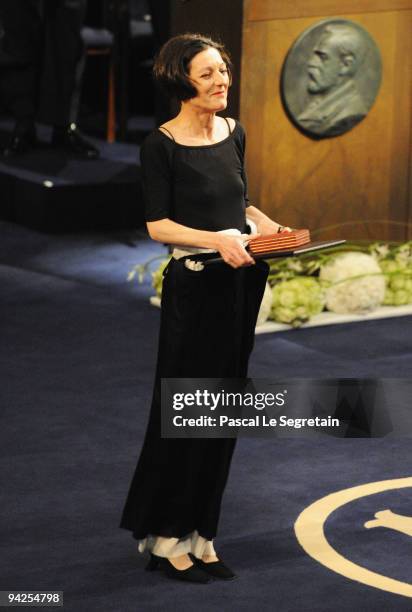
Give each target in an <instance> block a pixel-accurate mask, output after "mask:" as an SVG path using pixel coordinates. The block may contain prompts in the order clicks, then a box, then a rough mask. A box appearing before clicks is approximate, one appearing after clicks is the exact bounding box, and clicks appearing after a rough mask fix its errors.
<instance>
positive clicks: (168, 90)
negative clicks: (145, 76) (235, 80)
mask: <svg viewBox="0 0 412 612" xmlns="http://www.w3.org/2000/svg"><path fill="white" fill-rule="evenodd" d="M209 47H212V48H213V49H217V50H218V51H219V53H220V55H221V56H222V59H223V61H224V62H225V63H226V67H227V70H228V74H229V85H231V84H232V62H231V59H230V56H229V53H228V52H227V51H226V49H225V47H224V45H223V44H222V43H220V42H217V41H215V40H212V39H211V38H209V37H208V36H203V35H202V34H193V33H187V34H180V35H179V36H174V37H173V38H171V39H170V40H168V41H167V42H166V43H165V44H164V45H163V47H162V48H161V49H160V51H159V53H158V55H157V57H156V59H155V62H154V66H153V75H154V78H155V80H156V82H157V84H158V85H159V87H160V88H161V90H162V91H163V92H164V93H165V94H166V95H167V96H169V97H172V98H177V99H178V100H180V101H184V100H190V98H194V97H196V96H197V90H196V88H195V86H194V85H193V84H192V82H191V81H190V78H189V70H190V62H191V61H192V59H193V58H194V56H195V55H197V54H198V53H200V52H201V51H204V50H205V49H208V48H209Z"/></svg>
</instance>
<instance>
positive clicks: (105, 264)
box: [0, 222, 412, 612]
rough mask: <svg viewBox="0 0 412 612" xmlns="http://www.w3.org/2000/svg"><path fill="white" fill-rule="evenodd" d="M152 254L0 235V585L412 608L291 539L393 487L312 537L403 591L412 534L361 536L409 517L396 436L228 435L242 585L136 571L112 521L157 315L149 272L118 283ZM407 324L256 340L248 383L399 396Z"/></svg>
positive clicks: (100, 242)
mask: <svg viewBox="0 0 412 612" xmlns="http://www.w3.org/2000/svg"><path fill="white" fill-rule="evenodd" d="M162 252H164V249H163V247H162V246H160V245H157V244H156V243H154V242H152V241H149V240H147V238H146V237H145V235H144V234H143V233H136V232H112V233H95V232H94V233H88V234H86V233H83V234H81V235H79V234H65V235H53V236H49V235H45V234H44V233H39V232H36V231H33V230H30V229H27V228H23V227H19V226H16V225H14V224H9V223H4V222H3V223H1V224H0V281H1V286H2V290H1V301H0V309H1V310H0V316H1V326H2V342H1V344H0V364H1V394H2V402H1V406H2V421H1V453H0V471H1V476H2V483H3V487H2V517H3V518H2V527H1V531H2V533H1V536H0V537H1V542H2V550H3V566H2V572H1V589H2V590H6V589H10V590H18V589H25V590H27V589H31V590H43V591H44V590H63V591H64V598H65V599H64V609H65V610H68V611H70V612H86V611H87V612H91V611H93V612H94V611H96V612H101V611H102V610H105V611H106V610H107V611H110V612H135V611H136V610H139V611H140V610H141V611H144V612H146V611H151V610H160V609H163V610H166V611H170V612H172V611H175V610H179V612H181V611H187V612H189V611H190V612H192V611H193V610H199V611H201V612H210V611H211V610H224V611H225V612H226V611H232V610H233V612H246V611H247V612H252V611H254V610H256V609H259V610H263V611H265V612H272V611H273V610H276V611H278V612H300V611H302V612H307V611H308V610H311V611H312V610H313V611H316V612H331V610H333V611H337V612H344V611H345V612H353V611H354V610H361V611H362V612H376V611H377V610H385V612H386V611H393V612H397V611H400V610H402V611H403V610H405V611H407V610H411V607H412V604H411V599H410V597H407V596H405V595H399V594H395V593H393V592H389V591H387V590H383V589H382V588H379V586H376V585H375V586H371V585H369V586H367V585H365V584H363V583H362V582H361V581H359V578H360V577H361V574H360V573H359V571H358V570H357V569H356V570H355V574H354V577H352V578H348V577H345V576H343V575H342V574H340V573H337V571H336V567H335V569H333V568H331V567H327V566H326V565H325V564H322V563H320V562H318V561H315V560H314V559H313V558H312V557H311V556H310V555H309V554H307V552H305V550H304V549H303V548H302V546H301V545H300V544H299V542H298V539H297V537H296V534H295V531H294V525H295V522H296V520H297V518H298V516H299V515H300V514H301V513H302V511H304V510H305V509H306V508H308V507H309V506H310V505H311V504H312V503H313V502H315V501H317V500H319V499H322V498H324V497H325V496H328V495H330V494H332V493H338V492H342V491H344V490H346V489H350V488H352V487H355V486H358V485H369V484H370V483H374V482H380V481H385V480H387V481H390V482H392V484H394V488H392V489H384V488H383V489H382V488H381V490H380V491H377V492H375V493H374V494H372V495H367V494H366V491H367V489H364V490H363V493H362V492H361V495H360V496H359V497H357V498H355V499H352V501H350V502H349V503H347V504H346V505H340V506H339V505H338V506H336V509H335V510H334V511H333V512H332V513H331V514H330V515H328V516H327V517H326V518H325V517H323V519H322V520H324V521H325V522H324V524H323V523H319V520H320V519H319V520H318V521H317V523H316V525H315V527H317V528H318V527H319V524H320V525H321V527H322V525H323V527H324V533H325V535H326V537H327V540H328V542H329V543H330V545H331V546H332V547H333V549H334V550H335V551H337V552H338V553H339V554H340V555H341V556H342V557H343V558H344V559H346V560H348V561H349V562H351V563H352V564H354V565H355V566H356V567H360V568H366V569H367V570H369V571H370V572H372V573H373V574H378V575H383V576H384V577H386V578H390V579H392V580H394V581H396V582H400V583H404V584H406V586H408V585H409V587H411V584H412V575H411V564H410V552H411V536H410V535H408V533H406V532H402V531H400V530H399V529H398V528H397V523H396V522H395V523H393V522H392V523H391V524H389V525H388V526H387V527H385V526H382V527H379V528H365V523H367V522H368V521H371V520H374V516H375V513H376V512H380V511H385V510H390V511H391V512H392V513H393V514H396V515H403V516H405V517H407V518H408V517H409V519H410V518H411V507H412V499H411V498H412V488H411V487H409V488H408V487H403V488H400V487H398V488H396V486H397V482H396V481H398V480H399V479H405V478H407V477H411V451H412V440H411V439H410V438H406V437H403V438H401V437H400V438H389V437H388V438H379V439H332V438H330V437H324V438H322V439H310V440H309V439H281V440H280V439H279V440H276V439H253V438H243V439H241V440H239V441H238V443H237V447H236V450H235V455H234V459H233V465H232V470H231V474H230V478H229V482H228V485H227V489H226V492H225V496H224V501H223V507H222V515H221V522H220V525H219V533H218V536H217V537H216V540H215V547H216V550H217V551H218V553H219V554H221V556H222V558H223V559H224V560H225V561H226V562H227V564H228V565H229V566H230V567H233V569H234V570H235V571H236V573H237V574H238V575H239V578H238V579H237V580H236V581H233V582H228V583H225V582H213V583H211V584H208V585H205V586H198V585H196V586H193V585H187V584H180V583H177V582H173V581H170V580H168V579H167V578H166V577H164V576H163V575H162V574H161V573H158V572H153V573H150V574H149V573H147V572H144V571H143V567H144V565H145V561H146V559H145V558H143V557H141V556H140V555H139V554H138V552H137V546H136V542H135V541H134V540H133V539H132V538H131V536H130V535H129V534H128V533H127V532H125V531H124V530H120V529H119V527H118V524H119V522H120V515H121V511H122V507H123V504H124V501H125V496H126V494H127V489H128V486H129V483H130V479H131V477H132V473H133V470H134V468H135V465H136V460H137V458H138V455H139V452H140V448H141V445H142V441H143V435H144V431H145V428H146V423H147V418H148V411H149V405H150V398H151V393H152V383H153V376H154V368H155V362H156V343H157V334H158V326H159V310H158V309H156V308H153V307H152V306H151V305H150V303H149V299H148V298H149V296H150V295H151V294H152V292H153V290H152V288H151V285H150V279H149V278H147V279H146V280H145V281H144V283H143V284H141V285H139V284H138V283H137V282H133V283H128V282H127V280H126V277H127V274H128V271H129V270H130V269H131V268H132V266H133V265H134V264H135V263H140V262H144V261H146V260H147V259H149V258H150V257H153V256H155V255H157V254H160V253H162ZM411 323H412V317H408V316H405V317H399V318H389V319H380V320H375V321H366V322H364V323H349V324H344V325H337V326H330V327H313V328H308V329H300V330H290V331H286V332H279V333H276V334H263V335H261V336H257V337H256V344H255V349H254V352H253V355H252V359H251V362H250V372H249V374H250V375H251V376H253V377H261V378H271V377H272V378H293V377H302V378H305V377H306V378H311V377H315V378H316V377H317V378H319V377H325V376H327V377H331V378H332V377H337V378H347V377H369V378H376V377H378V378H379V377H381V378H387V379H393V381H394V382H393V384H392V387H391V389H392V393H393V397H403V395H402V387H401V386H400V385H401V382H399V379H401V378H403V379H410V378H411V374H412V348H411V347H412V325H411ZM397 381H398V382H397ZM396 393H398V394H399V393H400V394H401V395H400V396H399V395H398V396H396ZM404 400H405V402H406V403H405V405H406V406H409V404H410V398H409V397H405V398H404ZM395 404H396V402H394V405H393V410H396V409H397V406H396V405H395ZM340 496H341V497H340V499H341V501H342V499H343V497H344V494H343V493H341V494H340ZM342 496H343V497H342ZM319 516H320V515H319ZM315 522H316V521H315ZM398 526H399V525H398ZM309 527H310V528H312V527H311V523H309ZM321 547H322V543H321V542H319V543H317V541H316V540H315V548H316V549H317V550H320V549H321ZM356 572H358V573H356Z"/></svg>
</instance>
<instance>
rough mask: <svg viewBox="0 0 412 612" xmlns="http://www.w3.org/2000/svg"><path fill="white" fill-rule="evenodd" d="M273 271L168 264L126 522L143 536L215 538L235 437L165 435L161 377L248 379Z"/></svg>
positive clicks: (135, 533)
mask: <svg viewBox="0 0 412 612" xmlns="http://www.w3.org/2000/svg"><path fill="white" fill-rule="evenodd" d="M267 274H268V266H267V264H266V263H265V262H263V261H260V262H257V263H256V264H255V265H253V266H250V267H245V268H238V269H233V268H231V267H230V266H228V265H226V264H213V265H211V266H206V267H205V269H204V270H203V271H201V272H195V271H192V270H188V269H187V268H186V267H185V265H184V263H183V262H182V261H176V260H174V259H171V261H170V264H169V265H168V267H167V268H166V271H165V275H164V281H163V293H162V313H161V324H160V337H159V352H158V361H157V368H156V376H155V384H154V392H153V400H152V406H151V411H150V417H149V422H148V427H147V431H146V436H145V439H144V443H143V448H142V451H141V454H140V458H139V460H138V463H137V467H136V470H135V473H134V476H133V479H132V482H131V485H130V490H129V494H128V497H127V500H126V504H125V507H124V510H123V515H122V519H121V523H120V527H122V528H124V529H129V530H131V531H132V532H133V537H134V538H136V539H137V540H140V539H143V538H145V537H146V536H148V535H149V534H151V535H155V536H163V537H174V538H182V537H184V536H186V535H188V534H190V533H191V532H193V531H194V530H197V532H198V533H199V535H200V536H202V537H204V538H205V539H206V540H211V539H213V538H214V537H215V535H216V532H217V525H218V520H219V514H220V506H221V500H222V495H223V491H224V488H225V485H226V481H227V477H228V474H229V468H230V463H231V459H232V455H233V451H234V447H235V443H236V439H235V438H218V439H206V438H194V439H186V438H178V439H176V438H162V437H161V433H160V431H161V427H160V384H161V378H162V377H164V378H179V377H182V378H222V377H230V378H243V377H246V376H247V368H248V360H249V356H250V353H251V351H252V348H253V343H254V330H255V325H256V319H257V316H258V312H259V307H260V303H261V300H262V297H263V293H264V289H265V284H266V279H267Z"/></svg>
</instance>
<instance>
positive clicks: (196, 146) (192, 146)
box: [156, 119, 238, 149]
mask: <svg viewBox="0 0 412 612" xmlns="http://www.w3.org/2000/svg"><path fill="white" fill-rule="evenodd" d="M237 126H238V122H237V120H236V119H235V127H234V128H233V130H232V131H231V132H230V134H228V135H227V136H226V138H223V140H218V142H212V143H211V144H207V145H185V144H182V143H180V142H176V140H172V138H169V136H167V135H166V134H165V133H164V132H162V130H161V129H160V126H159V127H158V128H156V130H157V131H158V132H159V134H161V135H162V136H163V137H164V138H167V140H169V142H171V143H173V144H174V145H177V146H178V147H183V148H184V149H210V148H211V147H217V146H219V145H221V144H223V143H224V142H227V141H228V140H230V139H231V138H232V136H233V134H234V133H235V131H236V130H237Z"/></svg>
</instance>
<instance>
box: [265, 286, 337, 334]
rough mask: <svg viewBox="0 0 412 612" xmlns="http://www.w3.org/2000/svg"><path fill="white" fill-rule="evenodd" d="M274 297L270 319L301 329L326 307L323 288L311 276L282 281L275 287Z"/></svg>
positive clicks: (273, 290)
mask: <svg viewBox="0 0 412 612" xmlns="http://www.w3.org/2000/svg"><path fill="white" fill-rule="evenodd" d="M272 296H273V297H272V310H271V313H270V318H271V319H273V320H274V321H279V322H281V323H289V324H290V325H292V327H300V325H302V323H305V322H306V321H308V320H309V319H310V317H312V316H313V315H316V314H319V313H320V312H322V310H323V308H324V306H325V295H324V291H323V288H322V286H321V284H320V283H319V282H318V280H317V279H316V278H313V277H311V276H298V277H296V278H292V279H289V280H281V281H280V282H278V283H276V284H275V285H274V287H273V289H272Z"/></svg>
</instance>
